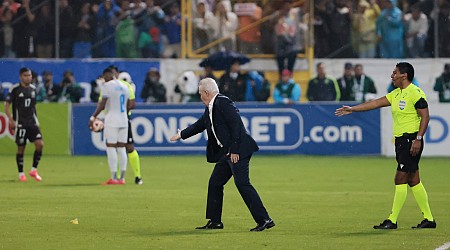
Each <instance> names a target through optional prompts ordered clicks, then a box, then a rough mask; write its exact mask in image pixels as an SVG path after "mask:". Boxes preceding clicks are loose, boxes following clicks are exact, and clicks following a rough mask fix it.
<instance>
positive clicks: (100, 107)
mask: <svg viewBox="0 0 450 250" xmlns="http://www.w3.org/2000/svg"><path fill="white" fill-rule="evenodd" d="M107 100H108V97H106V96H103V98H102V100H100V101H99V102H98V104H97V108H96V109H95V111H94V113H93V114H92V115H91V117H90V118H89V128H91V127H92V124H93V123H94V121H95V119H96V118H97V116H98V115H99V114H100V112H102V111H103V110H104V109H105V107H106V101H107Z"/></svg>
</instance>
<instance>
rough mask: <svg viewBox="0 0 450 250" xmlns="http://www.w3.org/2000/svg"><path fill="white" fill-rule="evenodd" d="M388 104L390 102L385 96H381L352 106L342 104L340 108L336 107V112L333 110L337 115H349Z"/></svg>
mask: <svg viewBox="0 0 450 250" xmlns="http://www.w3.org/2000/svg"><path fill="white" fill-rule="evenodd" d="M390 105H391V103H390V102H389V101H388V99H387V98H386V96H383V97H380V98H378V99H375V100H372V101H369V102H365V103H361V104H359V105H356V106H353V107H351V106H342V107H341V108H338V109H336V112H334V114H335V115H337V116H344V115H349V114H351V113H353V112H364V111H369V110H372V109H377V108H382V107H386V106H390Z"/></svg>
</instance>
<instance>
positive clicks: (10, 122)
mask: <svg viewBox="0 0 450 250" xmlns="http://www.w3.org/2000/svg"><path fill="white" fill-rule="evenodd" d="M9 128H10V129H11V130H14V129H16V121H14V119H9Z"/></svg>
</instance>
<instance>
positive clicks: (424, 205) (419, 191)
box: [411, 182, 434, 221]
mask: <svg viewBox="0 0 450 250" xmlns="http://www.w3.org/2000/svg"><path fill="white" fill-rule="evenodd" d="M411 190H412V192H413V194H414V198H416V202H417V205H419V208H420V210H421V211H422V213H423V217H424V218H425V219H427V220H429V221H434V219H433V215H431V209H430V205H429V203H428V194H427V191H426V190H425V187H424V186H423V184H422V182H419V184H417V185H415V186H414V187H412V188H411Z"/></svg>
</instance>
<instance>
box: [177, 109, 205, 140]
mask: <svg viewBox="0 0 450 250" xmlns="http://www.w3.org/2000/svg"><path fill="white" fill-rule="evenodd" d="M205 117H207V115H206V112H205V113H203V115H202V116H201V117H200V118H199V119H198V120H197V121H196V122H195V123H193V124H191V125H190V126H189V127H187V128H185V129H183V130H182V131H181V139H183V140H185V139H187V138H189V137H191V136H194V135H196V134H199V133H201V132H203V131H204V130H205V129H206V126H205Z"/></svg>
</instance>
